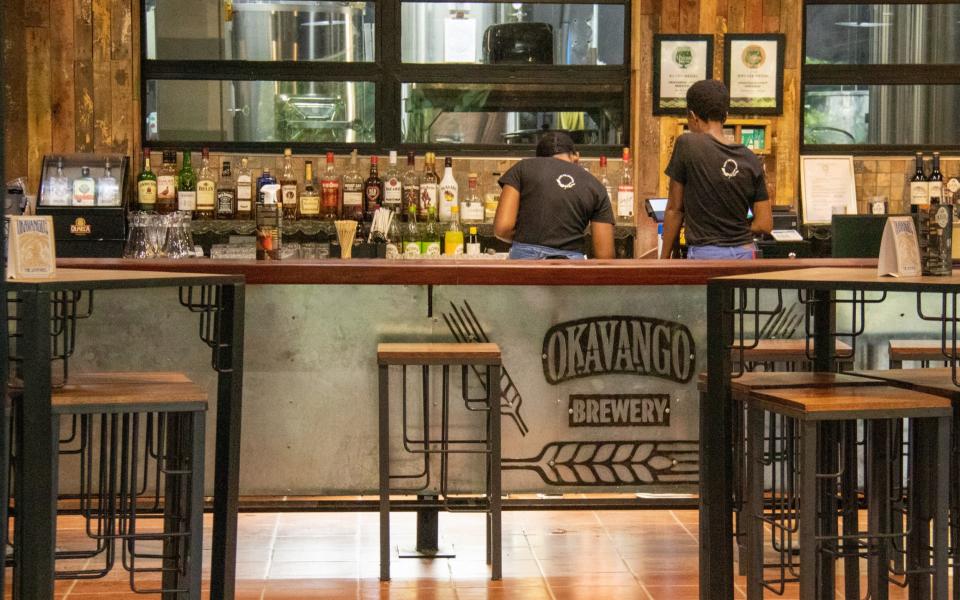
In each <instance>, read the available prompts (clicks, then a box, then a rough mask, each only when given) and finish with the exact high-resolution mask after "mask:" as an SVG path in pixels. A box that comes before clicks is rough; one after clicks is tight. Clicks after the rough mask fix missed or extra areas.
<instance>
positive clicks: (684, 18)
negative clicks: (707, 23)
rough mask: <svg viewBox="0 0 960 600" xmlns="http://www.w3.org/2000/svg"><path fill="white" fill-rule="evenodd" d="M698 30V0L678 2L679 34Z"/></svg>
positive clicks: (681, 0)
mask: <svg viewBox="0 0 960 600" xmlns="http://www.w3.org/2000/svg"><path fill="white" fill-rule="evenodd" d="M699 30H700V0H680V33H691V32H697V31H699Z"/></svg>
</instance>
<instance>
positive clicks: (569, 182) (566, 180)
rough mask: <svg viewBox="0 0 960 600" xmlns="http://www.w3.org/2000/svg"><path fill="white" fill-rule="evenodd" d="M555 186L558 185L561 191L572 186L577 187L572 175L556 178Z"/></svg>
mask: <svg viewBox="0 0 960 600" xmlns="http://www.w3.org/2000/svg"><path fill="white" fill-rule="evenodd" d="M557 185H559V186H560V188H561V189H564V190H569V189H570V188H572V187H573V186H575V185H577V181H576V180H575V179H574V178H573V176H572V175H567V174H566V173H564V174H563V175H561V176H560V177H557Z"/></svg>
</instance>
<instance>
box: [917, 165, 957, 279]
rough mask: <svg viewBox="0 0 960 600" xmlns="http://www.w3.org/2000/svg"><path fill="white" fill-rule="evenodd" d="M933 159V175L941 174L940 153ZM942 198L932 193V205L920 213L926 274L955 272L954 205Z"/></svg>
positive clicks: (921, 255)
mask: <svg viewBox="0 0 960 600" xmlns="http://www.w3.org/2000/svg"><path fill="white" fill-rule="evenodd" d="M933 160H934V164H933V171H932V173H931V176H932V175H933V173H937V174H939V166H940V165H939V164H938V163H939V162H940V155H939V153H935V154H934V156H933ZM941 177H942V176H941ZM941 182H942V180H941ZM940 200H941V197H940V196H939V195H933V194H931V195H930V207H929V208H928V209H926V210H924V211H922V212H921V213H920V262H921V270H922V272H923V274H924V275H941V276H944V275H952V274H953V256H952V252H951V244H952V238H953V207H952V206H950V205H948V204H942V203H941V202H940Z"/></svg>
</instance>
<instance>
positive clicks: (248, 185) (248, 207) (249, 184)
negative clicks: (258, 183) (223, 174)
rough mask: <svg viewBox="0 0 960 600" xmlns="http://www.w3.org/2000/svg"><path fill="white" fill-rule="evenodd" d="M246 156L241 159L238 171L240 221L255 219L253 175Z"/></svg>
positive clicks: (238, 214)
mask: <svg viewBox="0 0 960 600" xmlns="http://www.w3.org/2000/svg"><path fill="white" fill-rule="evenodd" d="M248 162H249V161H248V159H247V157H246V156H244V157H243V158H241V159H240V169H239V170H237V194H236V195H237V215H236V218H238V219H252V218H253V173H252V172H251V171H250V167H249V166H248Z"/></svg>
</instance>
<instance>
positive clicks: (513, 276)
mask: <svg viewBox="0 0 960 600" xmlns="http://www.w3.org/2000/svg"><path fill="white" fill-rule="evenodd" d="M876 264H877V261H876V260H874V259H772V260H754V261H725V260H709V261H689V260H672V261H658V260H586V261H570V260H542V261H536V260H529V261H528V260H521V261H513V260H497V259H476V260H453V259H450V260H442V259H441V260H413V261H405V260H397V261H392V260H391V261H388V260H383V259H351V260H341V259H328V260H314V261H307V260H289V261H238V260H210V259H185V260H168V259H159V260H129V259H105V258H61V259H59V260H58V261H57V265H58V266H61V267H64V268H72V269H136V270H157V271H181V272H186V273H216V274H224V275H243V276H244V277H245V278H246V282H247V284H248V285H258V284H308V285H309V284H312V285H531V286H566V285H572V286H581V285H609V286H616V285H620V286H635V285H706V283H707V280H709V279H710V278H711V277H721V276H728V275H745V274H749V273H763V272H769V271H782V270H784V269H803V268H811V267H853V268H860V267H874V266H876Z"/></svg>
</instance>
